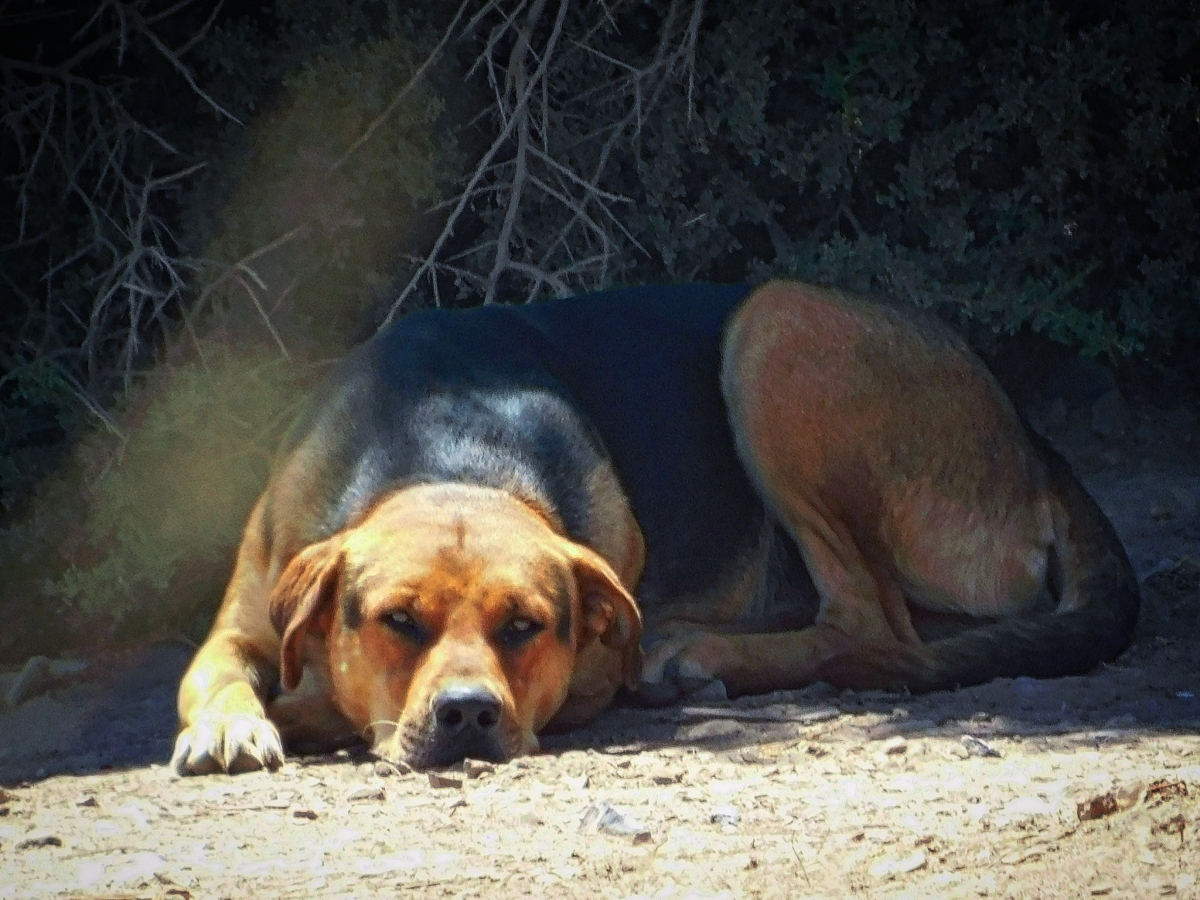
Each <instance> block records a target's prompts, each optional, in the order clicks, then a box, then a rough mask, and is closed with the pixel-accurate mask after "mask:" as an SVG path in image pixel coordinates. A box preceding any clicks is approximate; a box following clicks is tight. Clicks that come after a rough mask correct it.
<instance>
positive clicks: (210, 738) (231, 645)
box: [171, 503, 283, 775]
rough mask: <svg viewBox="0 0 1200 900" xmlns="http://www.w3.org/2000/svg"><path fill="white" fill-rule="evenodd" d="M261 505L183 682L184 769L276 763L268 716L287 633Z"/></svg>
mask: <svg viewBox="0 0 1200 900" xmlns="http://www.w3.org/2000/svg"><path fill="white" fill-rule="evenodd" d="M260 511H261V503H260V505H259V508H257V509H256V510H255V512H254V514H253V515H252V516H251V519H250V523H249V525H248V526H247V529H246V535H245V537H244V539H243V541H242V546H241V549H240V550H239V552H238V560H237V564H236V566H235V568H234V574H233V578H232V579H231V581H230V584H229V589H228V590H227V591H226V594H225V599H224V601H223V602H222V604H221V610H220V612H219V613H218V615H217V620H216V622H215V624H214V625H213V628H212V631H211V632H210V633H209V636H208V638H207V640H205V642H204V644H203V645H202V646H201V647H200V650H199V652H197V654H196V656H195V658H194V659H193V660H192V663H191V665H190V666H189V667H188V671H187V673H186V674H185V675H184V677H183V682H182V684H181V685H180V687H179V724H180V731H179V736H178V737H177V738H176V741H175V752H174V753H173V754H172V756H171V765H172V767H173V768H174V769H175V771H176V772H178V773H179V774H181V775H204V774H210V773H212V772H242V771H249V770H253V769H260V768H264V767H266V768H272V769H273V768H276V767H277V766H279V764H280V763H281V762H282V761H283V746H282V744H281V743H280V739H279V732H278V731H277V730H276V728H275V726H274V725H272V724H271V723H270V722H269V721H268V720H267V717H266V711H265V702H266V697H267V694H268V692H269V691H270V690H271V689H272V687H273V686H274V685H275V683H276V682H277V681H278V672H279V636H278V635H277V634H276V633H275V628H274V626H272V624H271V620H270V617H269V615H268V612H267V590H266V574H265V568H266V566H265V559H264V556H265V554H264V553H263V551H262V541H261V537H260V525H261V512H260Z"/></svg>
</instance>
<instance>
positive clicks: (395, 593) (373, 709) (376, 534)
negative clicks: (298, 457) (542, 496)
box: [271, 485, 642, 767]
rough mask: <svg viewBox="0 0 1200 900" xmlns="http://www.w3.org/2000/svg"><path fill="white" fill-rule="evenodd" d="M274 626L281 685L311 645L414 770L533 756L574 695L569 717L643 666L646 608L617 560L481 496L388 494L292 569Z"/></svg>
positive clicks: (372, 730) (442, 489) (357, 720)
mask: <svg viewBox="0 0 1200 900" xmlns="http://www.w3.org/2000/svg"><path fill="white" fill-rule="evenodd" d="M271 617H272V620H273V622H274V623H275V627H276V629H277V630H278V631H279V632H280V634H281V635H282V636H283V643H282V658H281V678H282V682H283V686H284V687H285V688H287V689H291V688H293V687H295V685H296V684H297V682H298V681H299V679H300V674H301V669H302V667H303V665H304V655H305V650H304V647H305V645H306V644H309V645H312V644H313V640H312V639H313V638H316V639H317V642H316V643H317V645H318V646H321V647H323V650H322V651H321V652H323V653H324V654H326V655H327V660H326V662H327V663H328V671H329V678H330V681H331V684H332V690H333V695H334V700H335V702H336V704H337V705H338V707H339V708H340V709H341V711H342V713H343V714H344V715H345V716H346V718H347V719H348V720H349V721H350V722H351V723H352V724H353V725H354V726H355V727H356V728H357V729H359V730H360V731H361V732H362V733H363V734H364V736H366V737H367V738H368V740H370V741H371V742H372V743H373V745H374V750H375V752H376V753H378V754H379V755H381V756H383V757H385V758H388V759H393V760H402V761H404V762H407V763H409V764H410V765H414V766H418V767H425V766H440V765H447V764H449V763H452V762H456V761H458V760H460V759H463V758H464V757H473V758H481V759H492V760H504V759H508V758H510V757H512V756H515V755H518V754H521V753H527V752H531V751H533V750H536V749H537V746H538V744H537V737H536V735H537V732H538V731H540V730H541V729H542V727H543V726H545V725H546V723H547V722H549V721H550V719H551V718H552V717H553V716H554V715H555V713H556V712H558V711H559V710H560V708H561V707H563V706H564V701H567V698H568V694H569V693H571V692H572V691H574V693H575V694H576V696H574V697H573V698H572V699H571V701H570V702H569V703H567V704H566V706H567V709H568V712H567V718H568V720H569V721H570V722H572V723H573V722H575V721H579V720H582V719H584V718H586V717H587V716H588V715H590V714H594V713H595V712H598V711H599V710H600V709H601V708H603V706H604V705H606V704H607V703H608V702H609V700H611V699H612V695H613V693H615V692H616V690H617V688H618V687H619V686H620V685H621V684H626V685H628V686H629V687H634V686H635V685H636V683H637V678H638V675H639V672H640V667H641V658H642V657H641V648H640V642H641V631H642V621H641V614H640V613H639V611H638V608H637V605H636V603H635V602H634V600H633V597H632V596H631V595H630V593H629V591H628V589H627V588H626V587H625V586H624V585H622V584H621V582H620V579H619V578H618V577H617V575H616V574H615V573H614V572H613V570H612V569H611V568H610V567H609V565H608V563H606V562H605V561H604V559H603V558H602V557H601V556H599V555H598V554H597V553H595V552H594V551H592V550H590V549H589V548H587V547H585V546H582V545H580V544H577V543H575V542H573V541H571V540H570V539H568V538H566V537H564V536H563V535H562V534H560V533H558V531H556V530H555V529H554V528H553V527H552V526H551V524H550V522H549V521H548V519H547V518H546V517H545V516H543V515H540V514H539V513H538V512H537V511H535V509H533V508H532V507H531V506H529V505H527V504H525V503H523V502H521V501H520V500H518V499H517V498H515V497H513V496H511V495H509V494H507V493H504V492H502V491H497V490H492V489H488V488H479V487H471V486H464V485H422V486H415V487H409V488H405V489H403V490H401V491H398V492H397V493H395V494H393V495H391V496H389V497H388V498H386V499H385V500H384V501H383V502H381V503H379V504H378V505H377V506H375V507H374V508H373V509H372V510H371V511H370V512H369V513H368V514H367V515H366V516H365V517H363V518H362V520H361V521H359V522H357V523H355V524H353V525H352V526H351V527H349V528H347V529H345V530H344V531H341V532H339V533H337V534H335V535H334V536H332V537H331V538H329V539H327V540H325V541H323V542H321V543H318V544H314V545H312V546H310V547H308V548H307V549H305V550H304V551H303V552H301V553H300V554H299V555H297V556H296V557H295V558H294V559H293V560H292V561H291V562H290V564H289V565H288V566H287V568H286V569H285V570H284V572H283V573H282V575H281V576H280V578H279V579H278V581H277V583H276V586H275V588H274V591H273V593H272V596H271Z"/></svg>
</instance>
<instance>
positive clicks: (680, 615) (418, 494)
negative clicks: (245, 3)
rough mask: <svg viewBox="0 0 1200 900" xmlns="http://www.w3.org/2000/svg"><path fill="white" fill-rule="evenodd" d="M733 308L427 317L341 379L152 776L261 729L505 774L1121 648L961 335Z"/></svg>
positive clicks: (810, 294) (1119, 622) (1058, 488)
mask: <svg viewBox="0 0 1200 900" xmlns="http://www.w3.org/2000/svg"><path fill="white" fill-rule="evenodd" d="M746 294H747V289H745V288H737V287H716V286H679V287H668V288H640V289H628V290H622V291H615V292H610V293H606V294H597V295H591V296H588V297H583V298H575V299H571V300H562V301H552V302H547V303H540V304H532V305H529V306H524V307H488V308H483V309H476V310H470V311H459V312H449V311H430V312H424V313H418V314H414V315H410V316H408V317H406V318H405V319H404V320H402V321H401V322H400V323H399V324H398V325H396V326H394V327H393V329H391V330H390V331H389V332H387V333H385V334H384V335H382V336H380V337H379V338H377V339H376V340H374V341H372V342H370V343H369V344H367V345H365V346H364V347H362V348H360V349H359V350H358V351H356V352H355V353H354V354H352V355H351V356H350V357H349V358H348V359H347V360H345V361H344V362H343V364H342V365H341V366H340V368H339V369H338V370H337V371H336V372H335V373H334V374H333V375H332V376H331V378H330V379H329V381H328V382H327V384H326V386H325V387H324V388H323V389H322V390H321V391H319V392H318V395H317V396H316V397H315V398H314V400H313V402H312V404H311V405H310V408H309V410H308V412H307V413H306V414H305V416H304V417H303V418H302V419H301V421H300V422H299V423H297V425H296V427H295V428H294V429H293V431H292V434H291V435H290V437H289V438H288V440H287V441H285V444H284V447H283V449H282V451H281V456H280V460H279V464H278V465H277V466H276V469H275V473H274V475H273V476H272V479H271V481H270V483H269V485H268V487H267V490H266V492H265V493H264V495H263V497H262V498H261V499H260V500H259V502H258V504H257V506H256V507H255V510H254V512H253V514H252V515H251V518H250V521H249V523H248V525H247V528H246V532H245V536H244V539H243V542H242V546H241V549H240V551H239V555H238V561H237V565H236V568H235V572H234V576H233V579H232V581H231V583H230V586H229V590H228V592H227V594H226V597H225V600H224V603H223V604H222V607H221V611H220V613H219V615H218V618H217V621H216V624H215V625H214V627H213V630H212V633H211V634H210V636H209V638H208V640H207V641H206V642H205V644H204V646H203V647H202V648H201V650H200V652H199V653H198V654H197V656H196V659H195V660H194V662H193V663H192V666H191V668H190V669H189V671H188V673H187V675H186V676H185V678H184V682H183V685H182V686H181V688H180V697H179V708H180V720H181V725H182V728H181V732H180V735H179V739H178V741H177V743H176V750H175V755H174V758H173V764H174V766H175V767H176V769H177V770H178V771H180V772H182V773H201V772H208V771H217V770H228V771H239V770H242V769H248V768H258V767H261V766H264V765H265V766H275V765H277V764H278V763H279V762H280V760H281V759H282V757H283V748H282V743H281V732H282V739H283V743H288V744H291V745H295V746H305V747H328V746H334V745H336V744H338V743H342V742H344V741H347V740H351V739H353V738H354V737H355V736H359V735H361V736H364V737H366V738H367V739H368V740H369V741H370V742H371V744H372V746H373V748H374V750H375V752H376V753H378V754H380V755H382V756H384V757H387V758H390V759H396V760H405V761H407V762H409V763H412V764H414V765H418V766H429V765H442V764H447V763H450V762H453V761H456V760H458V759H461V758H463V757H464V756H472V757H484V758H490V759H497V760H499V759H506V758H509V757H511V756H513V755H516V754H519V753H525V752H529V751H531V750H533V749H535V748H536V747H537V737H536V735H537V733H538V732H539V731H540V730H541V729H542V728H543V727H545V726H547V725H548V724H556V725H573V724H577V723H580V722H583V721H586V720H588V719H589V718H591V717H593V716H594V715H596V714H597V713H598V712H599V711H600V710H602V709H603V708H604V707H605V706H607V705H608V703H609V702H610V701H611V700H612V698H613V696H614V694H615V693H616V692H617V690H618V689H619V688H621V687H622V686H624V687H626V688H629V689H636V690H637V691H638V693H639V695H640V696H641V697H642V698H643V699H644V700H646V701H647V702H669V701H671V700H674V699H676V698H678V697H680V696H682V695H684V694H686V693H687V692H689V691H691V690H695V689H696V688H698V687H700V686H703V685H707V684H711V683H713V682H720V684H721V686H723V687H724V688H725V690H727V691H728V692H729V693H732V694H740V693H747V692H757V691H769V690H774V689H779V688H790V687H797V686H801V685H804V684H807V683H810V682H812V681H815V680H828V681H831V682H833V683H834V684H838V685H843V686H855V687H881V688H905V687H906V688H909V689H912V690H931V689H936V688H943V687H953V686H954V685H956V684H968V683H977V682H980V681H984V680H987V679H989V678H993V677H996V676H1000V675H1021V674H1027V675H1034V676H1052V675H1059V674H1066V673H1070V672H1080V671H1085V670H1086V669H1088V668H1090V667H1091V666H1093V665H1095V663H1096V662H1098V661H1100V660H1103V659H1110V658H1112V657H1113V656H1115V655H1116V654H1117V653H1119V652H1120V651H1121V650H1123V649H1124V647H1125V646H1126V645H1127V644H1128V641H1129V637H1130V634H1131V631H1132V628H1133V625H1134V622H1135V619H1136V616H1137V608H1138V593H1137V584H1136V580H1135V579H1134V576H1133V573H1132V571H1131V569H1130V567H1129V564H1128V561H1127V560H1126V558H1125V555H1124V552H1123V550H1122V548H1121V546H1120V542H1119V541H1118V539H1117V537H1116V535H1115V534H1114V532H1113V530H1112V528H1111V526H1110V525H1109V523H1108V522H1107V520H1105V518H1104V516H1103V515H1102V513H1101V512H1100V511H1099V509H1098V508H1097V507H1096V505H1095V503H1094V502H1093V501H1092V500H1091V499H1090V498H1089V497H1088V496H1087V495H1086V494H1085V493H1084V492H1083V490H1082V488H1080V486H1079V485H1078V483H1077V482H1076V481H1075V480H1074V478H1073V477H1072V476H1071V474H1070V472H1069V470H1068V469H1067V468H1066V466H1065V464H1064V463H1062V461H1061V459H1059V458H1058V457H1057V456H1056V455H1055V454H1054V453H1053V452H1052V451H1050V450H1049V449H1048V448H1047V447H1044V446H1043V445H1042V444H1041V442H1040V441H1038V440H1037V439H1036V438H1035V437H1032V436H1031V435H1029V434H1028V433H1027V432H1026V430H1025V429H1024V428H1023V426H1022V425H1021V423H1020V421H1019V420H1018V418H1017V416H1016V414H1015V412H1014V411H1013V409H1012V407H1011V404H1009V402H1008V400H1007V399H1006V398H1005V397H1004V395H1003V394H1002V393H1001V391H1000V389H999V388H998V387H997V385H996V384H995V382H994V381H993V379H992V378H991V376H990V375H989V374H988V372H987V371H986V369H985V368H984V367H983V365H982V363H980V362H979V361H978V360H977V359H976V358H975V357H974V356H973V355H972V354H971V353H970V351H969V350H968V349H967V348H966V347H965V345H964V344H963V343H962V342H961V341H960V340H959V339H958V338H957V337H956V336H954V335H953V334H952V333H950V332H949V331H948V330H946V329H944V328H943V327H941V326H940V325H938V324H937V323H935V322H932V321H924V320H920V319H918V318H916V317H914V316H912V315H909V314H902V313H900V312H898V311H896V310H893V309H890V308H888V307H883V306H879V305H876V304H869V303H866V302H864V301H860V300H857V299H854V298H851V297H847V296H845V295H841V294H837V293H834V292H830V291H825V290H820V289H817V288H812V287H808V286H805V285H800V284H795V283H783V282H779V283H773V284H769V285H766V286H764V287H762V288H760V289H758V290H756V291H754V292H753V293H752V294H750V296H749V297H746ZM722 335H724V339H723V342H722ZM809 576H811V581H810V580H809ZM635 590H636V592H637V596H638V601H639V602H637V603H635V602H634V599H633V594H634V591H635ZM643 616H644V617H645V629H646V635H645V637H646V643H647V645H649V646H650V647H651V653H650V658H649V660H648V662H647V665H646V666H645V667H644V669H643V666H642V651H641V644H642V638H643ZM656 642H657V646H654V644H655V643H656Z"/></svg>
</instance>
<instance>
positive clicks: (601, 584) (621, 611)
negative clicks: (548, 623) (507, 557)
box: [572, 545, 642, 690]
mask: <svg viewBox="0 0 1200 900" xmlns="http://www.w3.org/2000/svg"><path fill="white" fill-rule="evenodd" d="M572 556H573V557H574V563H575V580H576V583H577V584H578V586H579V600H580V607H581V609H582V612H583V623H582V624H583V630H582V633H581V639H580V642H579V643H580V647H582V646H583V645H584V644H585V643H587V642H588V641H592V640H598V641H599V642H600V643H601V644H603V645H605V646H606V647H609V648H612V649H613V650H615V651H617V652H619V653H620V655H621V681H622V682H624V684H625V686H626V687H628V688H629V689H631V690H632V689H634V688H636V687H637V685H638V679H639V678H640V677H641V674H642V611H641V610H640V609H639V608H638V605H637V601H636V600H634V599H633V595H632V594H630V593H629V590H628V589H627V588H626V587H625V585H623V584H621V579H620V578H618V577H617V573H616V572H614V571H613V570H612V566H610V565H609V564H608V563H607V562H605V560H604V557H602V556H601V555H600V554H598V553H596V552H595V551H593V550H590V549H589V548H587V547H583V546H579V545H575V546H574V548H573V553H572Z"/></svg>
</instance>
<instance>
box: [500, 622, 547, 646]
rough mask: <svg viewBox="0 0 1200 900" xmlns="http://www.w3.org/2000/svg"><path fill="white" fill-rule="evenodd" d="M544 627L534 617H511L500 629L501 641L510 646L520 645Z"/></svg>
mask: <svg viewBox="0 0 1200 900" xmlns="http://www.w3.org/2000/svg"><path fill="white" fill-rule="evenodd" d="M543 628H545V626H544V625H542V623H541V622H535V621H533V619H526V618H524V617H523V616H518V617H517V618H515V619H510V620H509V622H508V624H506V625H505V626H504V627H503V628H501V629H500V635H499V637H500V643H502V644H503V645H504V646H506V647H509V648H514V647H520V646H521V645H522V644H524V643H525V642H526V641H528V640H530V639H531V638H533V637H534V636H535V635H537V633H538V632H540V631H541V630H542V629H543Z"/></svg>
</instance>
